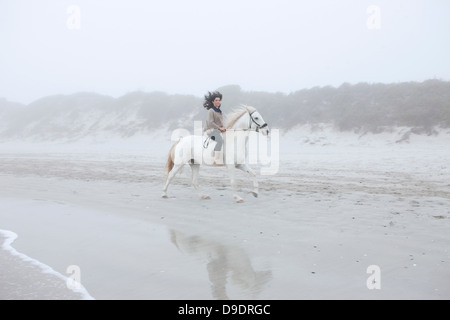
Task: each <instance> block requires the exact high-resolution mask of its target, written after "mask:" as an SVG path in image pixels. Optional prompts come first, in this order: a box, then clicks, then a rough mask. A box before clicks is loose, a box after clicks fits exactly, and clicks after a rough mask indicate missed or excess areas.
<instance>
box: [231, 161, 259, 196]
mask: <svg viewBox="0 0 450 320" xmlns="http://www.w3.org/2000/svg"><path fill="white" fill-rule="evenodd" d="M236 168H237V169H239V170H242V171H244V172H247V173H248V174H249V175H250V178H251V179H252V181H253V191H252V194H253V195H254V196H255V198H258V193H259V190H258V186H259V185H258V181H257V180H256V173H255V172H253V170H252V169H250V167H249V166H248V165H246V164H237V165H236Z"/></svg>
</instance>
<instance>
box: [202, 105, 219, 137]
mask: <svg viewBox="0 0 450 320" xmlns="http://www.w3.org/2000/svg"><path fill="white" fill-rule="evenodd" d="M220 127H223V114H222V113H220V112H216V111H214V110H213V109H209V110H208V116H207V117H206V126H205V130H204V131H206V132H212V131H213V130H214V129H219V128H220Z"/></svg>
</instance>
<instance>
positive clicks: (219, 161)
mask: <svg viewBox="0 0 450 320" xmlns="http://www.w3.org/2000/svg"><path fill="white" fill-rule="evenodd" d="M221 103H222V94H221V93H220V92H218V91H215V92H213V93H211V92H208V94H207V95H205V102H204V103H203V107H205V108H206V109H207V110H208V115H207V117H206V126H205V132H206V134H207V135H208V136H210V137H211V139H213V140H215V141H216V142H217V144H216V147H215V148H214V165H216V166H223V153H222V145H223V138H222V135H221V133H222V132H225V131H227V129H225V127H224V125H223V115H222V110H220V107H221Z"/></svg>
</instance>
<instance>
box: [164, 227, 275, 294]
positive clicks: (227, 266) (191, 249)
mask: <svg viewBox="0 0 450 320" xmlns="http://www.w3.org/2000/svg"><path fill="white" fill-rule="evenodd" d="M170 236H171V241H172V243H173V244H174V245H175V246H176V247H177V248H178V249H179V250H180V251H181V252H184V253H188V254H190V255H192V256H194V257H196V258H199V259H205V260H207V271H208V275H209V280H210V281H211V291H212V295H213V297H214V298H215V299H219V300H226V299H229V297H228V294H227V284H228V283H230V282H231V283H232V284H235V285H237V286H238V287H239V289H240V290H241V291H242V293H243V294H244V295H245V296H247V298H249V299H255V298H256V297H257V295H258V294H259V293H260V292H261V291H262V289H263V287H264V285H265V284H266V283H267V282H268V281H269V280H270V279H271V278H272V272H271V271H255V270H254V269H253V267H252V265H251V261H250V258H249V257H248V255H247V253H246V252H245V251H244V250H243V249H241V248H239V247H236V246H225V245H223V244H221V243H218V242H215V241H208V240H205V239H203V238H202V237H199V236H188V235H185V234H183V233H181V232H179V231H175V230H170ZM229 280H231V281H229Z"/></svg>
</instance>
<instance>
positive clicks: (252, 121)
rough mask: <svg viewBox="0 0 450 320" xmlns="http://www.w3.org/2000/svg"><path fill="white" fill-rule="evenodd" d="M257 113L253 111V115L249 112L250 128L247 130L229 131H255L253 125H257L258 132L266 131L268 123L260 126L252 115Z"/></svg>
mask: <svg viewBox="0 0 450 320" xmlns="http://www.w3.org/2000/svg"><path fill="white" fill-rule="evenodd" d="M255 112H256V111H253V112H252V113H250V112H248V115H249V116H250V119H249V122H248V128H247V129H231V128H230V129H227V131H228V130H230V131H253V129H252V123H254V124H256V129H255V131H256V132H259V130H260V129H264V128H265V127H267V123H264V124H262V125H260V124H259V123H258V122H256V121H255V119H254V118H253V117H252V115H253V114H254V113H255Z"/></svg>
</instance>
